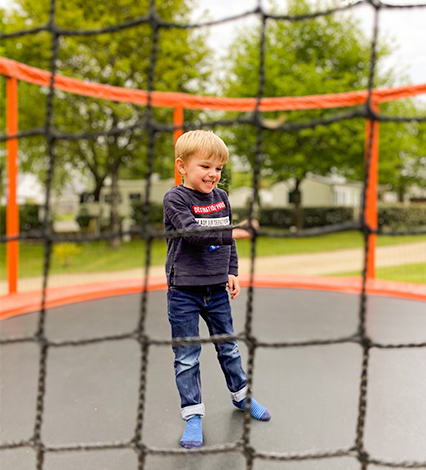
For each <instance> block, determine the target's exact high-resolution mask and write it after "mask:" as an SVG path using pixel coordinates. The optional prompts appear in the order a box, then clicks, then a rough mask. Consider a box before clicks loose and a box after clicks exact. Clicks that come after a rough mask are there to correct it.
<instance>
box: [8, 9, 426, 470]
mask: <svg viewBox="0 0 426 470" xmlns="http://www.w3.org/2000/svg"><path fill="white" fill-rule="evenodd" d="M362 3H366V4H370V6H371V7H372V8H373V9H374V11H375V21H374V32H373V38H372V42H371V54H370V58H371V60H370V71H369V83H368V93H369V95H371V93H372V90H373V82H374V78H375V68H376V51H377V34H378V25H379V18H380V13H381V12H382V11H383V10H385V9H397V8H412V7H414V6H418V5H404V6H403V7H402V6H391V5H386V4H384V3H382V2H380V1H379V0H371V1H366V2H359V3H358V4H355V5H346V6H345V7H342V8H337V9H333V10H329V11H323V12H318V13H314V14H309V15H304V16H295V17H291V16H277V15H270V14H268V12H267V11H265V9H264V8H263V7H262V5H261V1H260V0H259V6H258V8H256V9H255V10H254V11H251V12H248V13H246V14H244V15H239V16H236V17H232V18H224V19H223V20H220V21H214V22H206V23H199V24H177V23H172V22H169V21H165V20H163V19H162V18H161V17H160V16H159V15H158V13H157V10H156V5H155V1H154V0H151V1H150V8H149V11H148V13H146V14H145V15H143V16H141V17H139V18H136V19H134V20H132V21H128V22H124V23H122V24H116V25H113V26H109V27H106V28H102V29H93V30H65V29H62V28H60V27H58V26H57V24H56V21H55V9H56V2H55V0H51V4H50V13H49V21H48V23H47V24H46V25H45V26H43V27H37V28H33V29H28V30H24V31H17V32H14V33H11V34H4V35H3V39H4V40H6V39H10V38H16V37H21V36H23V35H35V34H37V33H39V32H40V31H45V32H48V33H49V34H50V35H51V65H50V71H51V72H52V78H51V82H50V87H49V90H48V94H47V112H46V118H45V125H44V128H34V129H31V130H27V131H24V132H21V133H19V134H18V135H17V136H8V137H2V138H1V140H2V141H5V140H7V139H9V138H11V137H18V138H19V139H24V138H28V137H30V136H35V135H41V136H44V138H45V139H46V142H47V148H48V157H49V158H48V159H49V162H48V168H47V174H46V192H47V194H46V203H45V210H44V222H43V228H42V230H41V231H38V232H31V234H27V233H23V234H21V235H20V236H19V237H15V238H7V237H2V241H8V240H11V239H17V238H18V239H20V240H23V239H25V238H27V237H31V238H38V239H39V240H43V242H44V246H45V251H44V253H45V256H44V269H43V271H44V284H43V297H42V302H41V308H40V312H39V317H38V326H37V331H36V334H35V335H34V336H28V337H23V338H11V339H4V340H2V341H1V344H2V345H11V344H16V343H34V344H36V345H38V347H39V349H40V360H39V371H38V387H37V390H38V391H37V407H36V417H35V423H34V431H33V435H32V437H31V439H29V440H26V441H21V442H10V443H5V444H2V445H1V447H0V450H6V449H17V448H31V449H33V450H34V452H35V453H36V455H37V464H36V468H37V469H38V470H42V469H43V468H44V456H45V454H46V453H54V452H62V453H66V452H86V451H94V450H105V449H133V450H134V451H135V452H136V454H137V455H138V462H139V467H138V468H139V469H143V468H145V461H146V457H147V456H148V455H163V456H167V455H176V454H182V453H185V452H186V451H185V450H183V449H158V448H151V447H148V446H147V445H145V444H144V443H143V441H142V430H143V425H144V411H145V401H146V383H147V370H148V357H149V355H148V350H149V349H150V347H152V346H170V345H178V344H191V343H194V342H196V343H201V344H202V343H218V342H224V341H227V340H228V339H230V338H231V337H230V336H226V337H217V336H216V337H215V336H213V337H211V338H209V339H201V338H196V339H185V338H182V339H181V340H176V341H160V340H155V339H153V338H150V337H149V336H148V335H147V334H146V330H145V323H146V322H145V320H146V314H147V299H148V292H147V291H148V289H147V282H148V274H149V267H150V264H151V263H150V256H151V242H152V240H153V239H154V238H158V237H163V238H164V237H166V234H165V233H164V232H159V231H158V230H154V229H153V228H152V227H151V226H150V224H149V223H148V222H149V221H148V214H149V202H150V199H151V178H150V175H152V173H153V165H154V161H155V158H156V155H155V141H156V136H157V134H158V133H161V132H169V133H170V132H172V131H173V130H175V128H174V126H172V125H168V124H164V123H161V122H159V121H157V120H156V119H155V117H154V113H153V107H152V106H151V99H150V93H151V92H152V91H154V90H155V80H154V71H155V67H156V63H157V56H158V54H159V53H160V51H159V50H158V43H159V34H160V31H161V30H162V29H163V28H200V27H205V26H211V25H217V24H220V23H222V22H225V21H231V20H237V19H239V18H241V17H243V16H247V15H257V17H258V18H259V20H260V23H261V25H262V33H261V41H260V45H259V64H260V65H259V69H258V71H257V73H258V93H257V104H256V106H255V108H254V109H253V112H252V113H251V114H248V113H247V114H246V115H244V116H243V117H239V118H236V119H235V120H230V119H220V120H215V121H211V122H202V121H197V122H196V123H194V122H189V121H187V122H185V124H184V126H183V128H184V130H190V129H195V128H215V127H216V126H223V125H232V126H237V125H243V124H244V125H249V126H251V128H252V130H253V133H254V134H255V135H256V144H255V152H254V154H255V158H254V165H253V180H252V181H253V185H252V189H253V193H254V195H255V196H254V198H252V203H251V206H250V208H249V216H250V217H253V215H254V214H255V207H254V201H256V200H257V194H258V190H259V175H260V169H261V167H262V158H263V156H262V145H263V141H262V139H263V136H264V133H263V131H264V130H265V129H267V130H268V131H269V132H271V129H270V128H269V127H268V126H266V125H265V123H264V121H263V120H262V119H261V112H260V110H259V105H260V101H261V99H262V97H264V87H265V57H264V56H265V34H266V26H267V23H268V22H279V21H303V20H304V19H312V18H315V17H319V16H323V15H331V14H334V13H336V12H339V11H343V10H346V9H350V8H357V7H358V6H359V5H360V4H362ZM423 6H424V5H423ZM141 24H146V25H149V26H150V28H151V31H152V48H151V56H150V64H149V71H148V81H147V91H148V104H147V106H146V114H145V116H144V118H143V120H142V121H140V122H137V123H135V124H133V125H132V126H130V127H118V126H116V127H114V128H113V129H112V130H111V131H109V132H101V131H100V132H97V133H94V132H89V133H79V134H65V133H63V132H59V131H58V130H56V129H55V128H54V127H53V125H52V122H53V118H52V117H53V114H54V113H55V106H54V97H55V89H54V81H55V73H56V70H57V61H58V51H59V42H60V39H61V38H64V37H69V36H75V37H78V36H81V37H84V36H90V35H99V34H102V33H114V32H117V31H121V30H124V29H126V28H131V27H134V26H137V25H141ZM360 117H362V118H369V119H371V122H372V123H373V124H374V122H375V121H387V122H410V121H415V122H420V121H425V120H426V117H400V116H385V115H381V114H379V113H377V112H376V111H375V110H374V109H373V107H372V106H371V101H370V99H368V100H367V103H366V105H365V106H361V107H358V108H356V109H353V110H351V111H346V112H339V113H336V114H334V115H332V116H327V117H324V118H316V119H311V120H309V121H304V120H301V121H299V122H292V123H283V124H281V125H280V126H279V127H277V128H276V129H274V130H273V131H274V132H290V131H294V130H300V129H309V128H314V127H316V126H318V125H323V126H327V125H330V124H332V123H334V122H338V121H342V120H351V119H357V118H360ZM139 128H140V129H144V130H145V132H146V133H147V136H148V140H147V141H148V144H147V174H148V178H147V185H146V194H145V201H147V204H146V205H145V206H144V207H145V212H144V217H143V220H142V223H141V224H140V226H139V227H137V228H133V229H131V230H130V232H129V233H130V234H137V235H138V236H141V237H143V238H144V239H145V240H147V250H146V264H145V266H146V268H145V285H144V293H143V295H142V302H141V306H140V314H139V321H138V327H137V329H136V330H135V331H129V332H128V333H126V334H120V335H116V336H105V337H94V338H90V339H84V340H75V341H52V340H49V339H48V338H47V337H46V334H45V318H46V308H45V304H46V290H47V280H48V276H49V266H50V262H51V251H52V244H53V243H55V242H58V241H83V240H84V241H95V240H100V239H102V240H108V239H110V238H113V237H115V236H117V235H118V234H117V233H114V232H102V233H101V234H100V235H96V236H95V235H78V236H73V237H71V236H69V235H58V234H55V233H53V232H52V231H51V228H50V221H49V212H50V207H49V201H50V192H51V188H52V178H53V174H54V171H55V147H56V146H57V145H58V142H60V141H67V140H69V141H72V140H78V139H88V140H90V139H96V138H98V137H99V136H100V135H119V134H124V133H125V132H127V131H129V130H130V131H131V130H134V129H139ZM372 138H373V136H372V134H371V135H370V141H369V148H368V151H367V162H366V165H365V167H366V168H367V174H366V175H365V182H364V197H363V201H364V205H363V207H362V214H361V216H360V217H359V221H357V222H350V223H342V224H335V225H333V226H328V227H324V228H313V229H308V230H304V231H302V232H298V233H296V234H291V233H290V234H288V233H287V234H283V233H282V232H273V231H268V232H264V231H262V230H259V231H258V232H257V233H254V237H253V239H252V245H251V273H250V285H249V287H248V296H247V306H246V317H245V326H244V331H243V332H242V333H241V334H239V335H235V336H232V338H236V339H237V340H238V341H240V342H243V343H245V345H246V346H247V348H248V367H247V375H248V386H249V390H250V386H251V383H252V378H253V371H254V357H255V352H256V349H257V348H291V347H307V346H319V345H332V344H341V343H354V344H358V345H359V346H360V347H361V348H362V372H361V378H360V382H359V402H358V417H357V424H356V439H355V442H354V443H353V445H352V446H350V447H348V448H343V449H342V448H341V449H330V450H327V451H311V452H310V451H307V452H300V453H291V454H278V453H268V452H258V451H256V450H255V449H254V448H253V447H252V445H251V443H250V430H251V427H250V423H251V420H250V414H249V413H245V418H244V426H243V434H242V438H241V439H240V440H238V441H237V442H235V443H230V444H227V445H221V446H213V447H204V448H202V449H197V450H195V451H194V452H195V453H197V454H212V453H223V452H240V453H241V454H242V455H243V456H244V457H245V460H246V468H247V469H252V468H253V465H254V462H255V460H257V459H260V460H270V461H282V462H286V461H303V460H315V459H324V458H332V457H352V458H355V459H357V460H358V462H359V464H360V468H362V469H367V468H369V467H371V466H372V465H376V466H382V467H388V468H426V462H414V461H403V462H392V461H384V460H378V459H375V458H374V456H372V455H369V454H368V452H367V451H366V449H365V447H364V434H365V420H366V413H367V408H368V401H367V389H368V370H369V358H370V351H371V350H372V348H380V349H395V348H425V347H426V343H424V342H423V343H408V344H381V343H376V342H373V341H371V339H370V338H369V336H368V335H367V333H366V313H367V304H366V299H367V295H366V270H365V269H364V273H363V274H364V275H363V283H362V292H361V294H360V302H359V315H358V327H357V331H356V332H355V333H354V334H353V335H350V336H345V337H340V338H335V339H330V340H316V339H313V340H310V341H302V342H291V341H285V342H260V341H258V340H257V338H256V337H255V336H253V333H252V321H253V316H254V314H255V312H254V309H253V296H254V294H255V289H254V287H253V276H254V261H255V258H256V242H257V237H258V236H259V235H262V236H269V237H301V236H314V235H318V234H324V233H330V232H338V231H343V230H353V229H357V230H359V231H360V232H362V233H363V236H364V242H365V243H364V247H365V248H364V261H365V262H364V265H366V261H367V257H368V253H369V250H370V246H369V235H370V234H371V233H373V232H374V230H373V229H372V228H371V227H370V226H368V224H367V223H366V222H365V217H364V214H365V211H366V207H365V201H366V197H365V195H366V188H367V183H368V179H369V174H368V159H369V154H370V153H371V145H372ZM209 230H214V229H209ZM222 230H223V229H222ZM182 233H183V232H176V233H175V234H172V235H170V234H167V236H175V237H178V236H180V235H181V234H182ZM395 233H404V234H405V233H410V232H395ZM415 233H421V232H420V231H416V232H415ZM423 233H424V231H423ZM122 340H133V341H135V342H137V344H138V345H139V348H140V350H141V358H142V359H141V363H140V369H139V393H138V396H139V398H138V406H137V410H135V412H136V426H135V430H134V435H133V437H132V438H131V439H130V440H129V441H126V442H105V443H99V444H90V445H88V444H87V445H86V444H84V443H82V444H78V445H72V446H71V445H70V446H65V447H51V446H46V445H45V444H44V442H43V440H42V427H43V416H44V408H45V393H46V378H47V375H48V373H49V371H48V368H47V359H48V355H49V351H50V350H51V349H53V348H64V347H70V346H71V347H75V348H77V347H81V346H83V345H87V344H94V343H100V342H102V343H104V342H114V341H122ZM419 432H420V431H419Z"/></svg>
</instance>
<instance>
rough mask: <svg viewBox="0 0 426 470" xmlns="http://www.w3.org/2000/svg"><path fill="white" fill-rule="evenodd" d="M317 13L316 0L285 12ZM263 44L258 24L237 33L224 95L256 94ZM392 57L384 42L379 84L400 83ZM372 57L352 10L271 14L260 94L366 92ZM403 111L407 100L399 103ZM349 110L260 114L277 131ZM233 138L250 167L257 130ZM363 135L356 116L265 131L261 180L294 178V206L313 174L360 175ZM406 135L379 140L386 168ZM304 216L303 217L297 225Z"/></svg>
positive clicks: (296, 0) (296, 2) (293, 1)
mask: <svg viewBox="0 0 426 470" xmlns="http://www.w3.org/2000/svg"><path fill="white" fill-rule="evenodd" d="M334 5H336V2H334ZM323 6H324V5H323ZM329 6H330V5H329ZM320 10H321V8H320V5H319V4H317V5H315V6H312V2H308V1H307V0H290V1H289V2H288V10H287V12H286V13H288V14H289V15H292V16H293V15H304V14H306V13H309V12H313V11H320ZM259 44H260V28H257V29H256V30H253V29H252V30H242V31H239V33H238V34H237V36H236V39H235V41H234V43H233V44H232V46H231V50H230V54H229V57H228V61H227V63H228V69H227V76H226V79H225V80H224V83H223V94H224V95H228V96H235V97H249V96H256V95H257V93H258V90H259V82H260V77H259V67H260V58H259V57H260V54H259ZM388 54H389V49H388V48H387V47H386V45H381V46H379V50H378V66H377V68H376V75H375V83H374V86H375V87H378V86H389V85H391V84H393V82H394V80H395V77H394V76H392V74H391V73H389V72H385V71H383V73H382V72H380V71H381V68H380V63H381V60H382V59H383V58H384V57H386V55H388ZM370 55H371V44H370V40H368V39H367V38H366V37H365V35H364V34H363V32H362V30H361V28H360V27H359V25H358V23H357V22H356V20H354V19H353V18H351V17H350V16H348V15H345V16H340V15H336V14H333V15H325V16H319V17H317V18H311V19H304V20H297V21H282V20H281V21H275V20H272V19H269V20H268V21H267V26H266V37H265V77H264V79H265V80H264V89H263V96H268V97H278V96H306V95H318V94H328V93H340V92H347V91H352V90H363V89H366V88H367V86H368V76H369V68H370ZM399 108H400V110H401V108H403V105H402V104H400V105H399ZM404 109H405V108H404ZM347 111H348V109H343V110H339V109H327V110H312V111H289V112H273V113H263V119H264V122H265V124H266V123H267V124H268V125H270V127H272V128H273V127H278V126H279V125H280V124H282V123H284V122H286V123H292V122H303V121H309V120H312V119H319V118H326V117H328V116H331V115H335V114H337V113H342V112H347ZM231 135H232V144H233V150H234V153H235V154H236V155H238V156H239V158H240V160H241V161H242V163H243V164H244V163H246V164H247V163H249V164H250V166H251V165H252V162H253V153H254V152H253V149H255V148H256V145H255V142H256V136H255V132H254V129H253V127H252V126H249V125H247V126H245V127H240V128H238V129H237V128H235V129H233V130H232V134H231ZM364 136H365V120H364V119H358V118H357V119H352V120H344V121H340V122H335V123H333V124H331V125H329V126H317V127H315V128H313V129H303V130H298V131H280V130H265V131H263V133H262V138H263V145H262V177H264V178H268V179H269V180H270V181H278V180H283V179H289V178H293V180H294V181H295V187H294V190H295V196H296V199H295V201H296V203H297V201H298V198H297V194H298V188H299V186H300V183H301V182H302V181H303V179H304V178H305V177H306V175H307V174H308V173H314V174H318V175H328V174H332V173H336V174H340V175H344V176H346V177H348V178H350V179H362V178H363V177H364V163H363V154H364ZM407 138H408V137H407ZM402 140H403V139H402ZM402 140H401V139H400V140H399V141H396V140H395V139H393V140H392V142H391V139H390V138H389V137H384V138H383V140H382V146H381V152H382V158H383V159H386V160H388V161H389V162H392V164H390V163H389V169H390V167H393V168H394V167H395V162H396V159H397V155H398V150H397V149H400V148H401V149H402V148H403V147H404V145H406V144H407V142H403V141H402ZM395 145H397V147H395ZM389 169H388V170H389ZM387 175H389V171H388V172H387ZM301 203H302V204H303V201H301ZM300 221H301V216H300V217H299V225H300Z"/></svg>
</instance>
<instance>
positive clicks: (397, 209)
mask: <svg viewBox="0 0 426 470" xmlns="http://www.w3.org/2000/svg"><path fill="white" fill-rule="evenodd" d="M379 227H381V228H389V229H392V230H407V229H413V228H419V227H426V204H416V205H410V206H403V205H392V206H387V205H386V206H380V207H379Z"/></svg>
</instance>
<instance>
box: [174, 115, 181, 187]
mask: <svg viewBox="0 0 426 470" xmlns="http://www.w3.org/2000/svg"><path fill="white" fill-rule="evenodd" d="M173 125H174V126H175V127H180V129H175V130H174V131H173V141H174V144H176V141H177V140H178V139H179V137H180V136H181V135H182V134H183V108H182V107H176V108H174V111H173ZM180 184H182V175H181V174H180V173H179V172H178V170H177V168H176V164H175V186H179V185H180Z"/></svg>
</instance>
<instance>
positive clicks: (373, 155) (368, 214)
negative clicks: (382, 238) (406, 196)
mask: <svg viewBox="0 0 426 470" xmlns="http://www.w3.org/2000/svg"><path fill="white" fill-rule="evenodd" d="M372 107H373V110H374V111H375V112H378V111H379V106H378V104H377V103H373V104H372ZM370 139H371V152H370V155H368V148H369V145H370ZM368 157H370V159H369V161H368ZM365 160H366V164H367V163H368V181H367V189H366V201H365V222H366V224H367V225H368V227H369V228H370V229H371V230H377V227H378V184H379V121H374V123H372V121H371V120H370V119H368V120H367V122H366V133H365ZM376 242H377V234H376V233H370V234H369V235H368V248H369V249H368V255H367V262H366V277H367V279H375V278H376Z"/></svg>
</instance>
